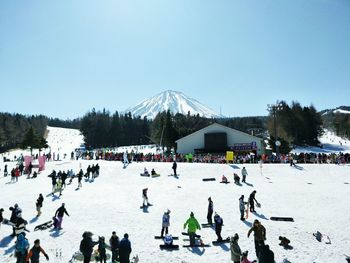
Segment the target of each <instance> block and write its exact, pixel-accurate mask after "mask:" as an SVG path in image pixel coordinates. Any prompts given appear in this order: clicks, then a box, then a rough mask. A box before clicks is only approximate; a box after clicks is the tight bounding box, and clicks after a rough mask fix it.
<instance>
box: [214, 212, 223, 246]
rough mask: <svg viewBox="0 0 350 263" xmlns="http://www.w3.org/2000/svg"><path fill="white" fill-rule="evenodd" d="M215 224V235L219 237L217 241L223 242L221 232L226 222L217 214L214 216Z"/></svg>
mask: <svg viewBox="0 0 350 263" xmlns="http://www.w3.org/2000/svg"><path fill="white" fill-rule="evenodd" d="M214 222H215V233H216V235H217V237H218V239H217V241H219V242H220V241H222V237H221V230H222V225H223V224H224V220H222V218H221V217H220V216H219V215H218V214H217V213H216V212H215V216H214Z"/></svg>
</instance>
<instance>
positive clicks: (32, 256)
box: [26, 239, 49, 263]
mask: <svg viewBox="0 0 350 263" xmlns="http://www.w3.org/2000/svg"><path fill="white" fill-rule="evenodd" d="M40 252H41V253H43V254H44V256H45V258H46V260H49V256H48V255H47V254H46V252H45V251H44V249H42V247H41V246H40V240H39V239H36V240H35V241H34V246H33V247H32V248H31V249H30V250H29V253H28V255H27V257H26V262H29V260H30V263H39V258H40Z"/></svg>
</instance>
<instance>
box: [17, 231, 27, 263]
mask: <svg viewBox="0 0 350 263" xmlns="http://www.w3.org/2000/svg"><path fill="white" fill-rule="evenodd" d="M28 248H29V242H28V240H27V239H26V238H25V235H24V234H20V235H18V237H17V241H16V244H15V256H16V258H17V261H16V263H25V261H26V257H27V254H28Z"/></svg>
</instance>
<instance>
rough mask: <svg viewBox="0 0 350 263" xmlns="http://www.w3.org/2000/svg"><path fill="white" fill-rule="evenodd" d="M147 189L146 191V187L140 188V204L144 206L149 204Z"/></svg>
mask: <svg viewBox="0 0 350 263" xmlns="http://www.w3.org/2000/svg"><path fill="white" fill-rule="evenodd" d="M147 191H148V188H144V189H142V198H143V202H142V206H144V207H145V206H149V203H148V196H147ZM145 203H146V204H145Z"/></svg>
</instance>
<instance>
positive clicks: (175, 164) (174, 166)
mask: <svg viewBox="0 0 350 263" xmlns="http://www.w3.org/2000/svg"><path fill="white" fill-rule="evenodd" d="M172 168H173V170H174V175H175V176H176V175H177V174H176V168H177V163H176V161H174V162H173V167H172Z"/></svg>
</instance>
